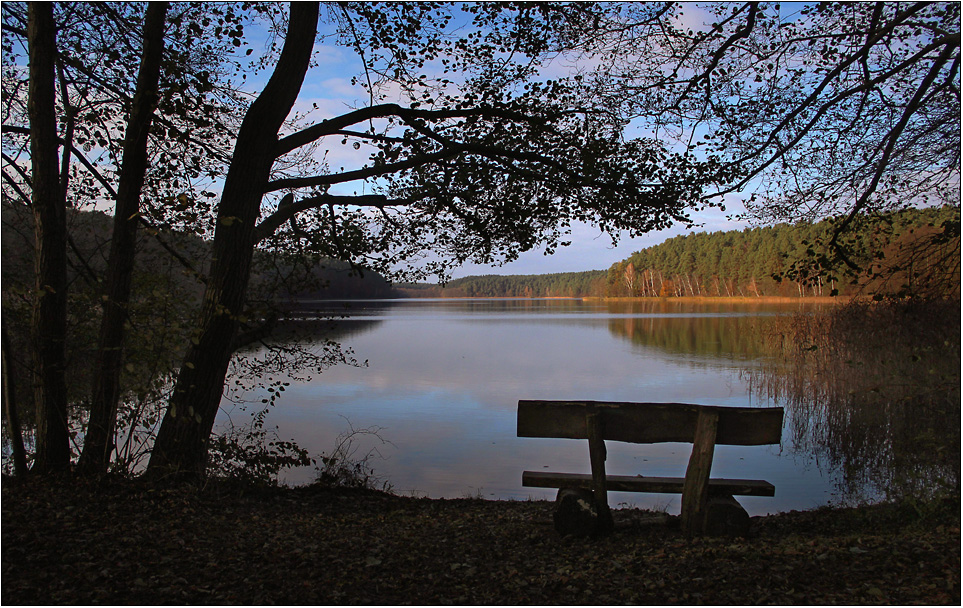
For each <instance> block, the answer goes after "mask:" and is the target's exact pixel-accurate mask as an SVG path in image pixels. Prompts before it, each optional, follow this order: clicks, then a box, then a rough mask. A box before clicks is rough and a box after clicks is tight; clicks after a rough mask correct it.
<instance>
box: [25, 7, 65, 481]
mask: <svg viewBox="0 0 963 608" xmlns="http://www.w3.org/2000/svg"><path fill="white" fill-rule="evenodd" d="M27 44H28V46H29V55H30V86H29V92H28V101H27V111H28V114H29V117H30V163H31V169H32V175H31V181H32V188H33V192H32V195H31V206H32V207H33V213H34V219H35V233H36V249H37V253H36V261H35V273H36V279H37V282H36V292H35V294H34V305H33V318H32V319H31V338H32V350H33V359H34V363H33V364H34V374H33V390H34V397H35V401H36V405H37V421H36V422H37V452H36V459H35V461H34V470H35V471H37V472H40V473H48V472H53V471H59V470H65V469H67V467H69V466H70V436H69V434H68V430H67V386H66V381H65V379H64V369H65V367H66V357H65V354H64V353H65V351H64V347H65V342H66V335H67V219H66V213H67V212H66V208H65V202H64V197H63V194H62V192H61V190H60V175H59V169H58V167H57V164H58V163H57V148H58V146H59V144H58V139H57V115H56V107H55V102H56V93H55V91H54V85H55V77H54V59H55V56H56V28H55V25H54V18H53V5H52V4H49V3H46V2H31V3H30V6H29V8H28V23H27Z"/></svg>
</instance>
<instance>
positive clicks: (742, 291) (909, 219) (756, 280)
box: [606, 206, 960, 297]
mask: <svg viewBox="0 0 963 608" xmlns="http://www.w3.org/2000/svg"><path fill="white" fill-rule="evenodd" d="M835 224H836V222H834V221H833V220H823V221H820V222H816V223H796V224H777V225H775V226H765V227H757V228H746V229H745V230H741V231H740V230H729V231H722V232H713V233H691V234H687V235H682V236H677V237H673V238H670V239H667V240H666V241H665V242H663V243H661V244H659V245H656V246H654V247H649V248H646V249H643V250H642V251H638V252H636V253H634V254H632V255H631V256H630V257H629V258H628V259H625V260H622V261H620V262H618V263H617V264H613V265H612V267H611V268H609V270H608V275H607V290H606V293H607V295H610V296H642V297H673V296H711V297H720V296H721V297H760V296H788V297H811V296H835V295H842V296H852V295H867V296H880V297H883V296H887V297H903V296H920V295H930V296H937V297H944V296H952V295H953V294H959V291H960V208H959V206H943V207H936V208H927V209H907V210H904V211H900V212H894V213H890V214H886V215H883V216H881V217H877V218H871V219H866V220H864V221H863V222H862V223H861V225H860V226H858V227H857V228H856V229H855V230H854V231H853V232H852V233H851V234H850V235H849V237H848V240H849V250H850V252H851V253H850V255H851V256H852V258H855V259H856V261H857V265H858V268H857V269H855V270H854V269H849V268H847V267H845V266H842V267H841V268H840V265H837V266H835V267H834V266H833V265H831V264H830V263H829V262H828V254H829V251H828V248H827V244H828V243H829V241H830V239H831V238H832V234H833V229H834V225H835Z"/></svg>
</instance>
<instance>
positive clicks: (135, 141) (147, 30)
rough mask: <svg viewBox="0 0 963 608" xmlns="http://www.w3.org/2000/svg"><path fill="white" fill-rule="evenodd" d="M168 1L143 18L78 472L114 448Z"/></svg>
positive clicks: (103, 463) (102, 464)
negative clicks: (139, 51) (125, 339)
mask: <svg viewBox="0 0 963 608" xmlns="http://www.w3.org/2000/svg"><path fill="white" fill-rule="evenodd" d="M166 14H167V3H166V2H153V3H151V4H150V5H149V6H148V8H147V11H146V16H145V19H144V42H143V51H142V58H141V62H140V70H139V72H138V75H137V84H136V88H135V91H134V96H133V99H132V100H131V109H130V113H129V116H128V118H127V128H126V130H125V136H124V144H123V157H122V159H123V160H122V164H121V167H120V179H119V182H118V186H117V196H116V199H115V209H114V230H113V236H112V238H111V241H110V257H109V258H108V263H107V279H106V281H105V282H106V288H105V295H104V312H103V316H102V320H101V329H100V340H99V343H98V348H97V358H96V361H95V362H94V368H95V371H94V385H93V391H92V395H91V402H90V422H89V423H88V425H87V433H86V434H85V436H84V451H83V453H82V454H81V457H80V465H81V467H85V468H87V469H89V470H93V471H97V472H102V471H105V470H106V469H107V463H108V462H109V460H110V453H111V450H112V449H113V445H112V443H113V442H112V436H113V433H114V425H115V423H116V420H117V401H118V399H119V397H120V371H121V367H122V364H123V357H122V353H123V346H124V321H125V318H126V312H127V305H128V303H129V301H130V289H131V277H132V275H133V271H134V256H135V241H136V237H137V226H138V224H139V222H138V216H139V214H140V197H141V190H142V188H143V186H144V176H145V174H146V172H147V143H148V135H149V133H150V127H151V123H152V121H153V118H154V109H155V107H156V106H157V100H158V94H157V87H158V81H159V79H160V64H161V57H162V53H163V49H164V21H165V16H166Z"/></svg>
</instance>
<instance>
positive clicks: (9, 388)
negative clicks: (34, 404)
mask: <svg viewBox="0 0 963 608" xmlns="http://www.w3.org/2000/svg"><path fill="white" fill-rule="evenodd" d="M0 331H2V333H3V336H2V339H3V348H2V351H3V352H2V360H3V420H4V422H6V423H7V434H8V435H9V436H10V444H11V447H12V449H13V474H14V475H16V476H17V477H23V476H24V475H26V474H27V451H26V450H25V449H24V447H23V433H22V431H21V429H20V416H19V415H18V413H17V387H16V383H15V382H14V379H13V378H14V374H13V370H12V369H11V366H10V344H9V339H8V338H7V324H6V323H3V327H2V328H0Z"/></svg>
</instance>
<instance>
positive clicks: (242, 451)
mask: <svg viewBox="0 0 963 608" xmlns="http://www.w3.org/2000/svg"><path fill="white" fill-rule="evenodd" d="M269 411H270V407H264V408H262V409H261V410H259V411H256V412H252V414H251V416H252V420H251V422H249V423H247V424H244V425H242V426H240V427H235V426H233V425H230V426H229V428H228V429H227V430H221V432H219V433H217V434H215V435H214V436H213V437H212V440H211V446H210V450H209V452H208V453H209V456H210V463H209V465H208V472H209V474H210V475H212V476H213V477H220V478H227V479H232V480H237V481H243V482H247V483H252V484H276V483H277V482H278V475H279V473H280V472H281V470H282V469H285V468H290V467H304V466H309V465H311V464H313V463H314V459H313V458H311V457H310V456H309V454H308V452H307V450H305V449H303V448H301V447H299V446H298V445H297V444H296V443H294V442H292V441H284V440H282V439H280V438H279V437H278V435H277V428H276V427H275V429H273V430H266V429H265V428H264V421H265V417H266V416H267V414H268V412H269Z"/></svg>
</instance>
